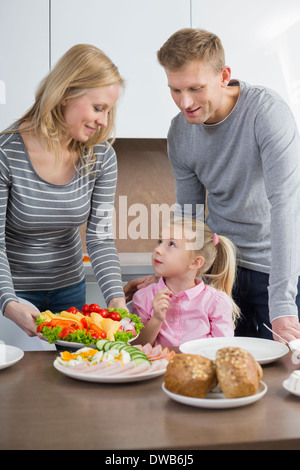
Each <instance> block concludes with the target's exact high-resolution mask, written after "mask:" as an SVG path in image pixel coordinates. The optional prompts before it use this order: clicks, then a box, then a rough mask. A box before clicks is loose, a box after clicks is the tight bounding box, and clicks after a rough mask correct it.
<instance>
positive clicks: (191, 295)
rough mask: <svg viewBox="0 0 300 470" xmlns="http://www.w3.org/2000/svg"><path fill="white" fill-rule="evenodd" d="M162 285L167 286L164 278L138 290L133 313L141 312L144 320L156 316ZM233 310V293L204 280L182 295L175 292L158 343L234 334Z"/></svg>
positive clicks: (173, 343) (133, 304)
mask: <svg viewBox="0 0 300 470" xmlns="http://www.w3.org/2000/svg"><path fill="white" fill-rule="evenodd" d="M162 289H167V286H166V284H165V282H164V280H163V278H160V279H159V281H158V282H157V283H154V284H151V285H149V286H147V287H145V288H143V289H141V290H139V291H137V292H136V293H135V294H134V296H133V299H132V313H135V314H136V315H138V316H139V317H140V318H141V320H142V322H143V324H146V323H147V322H148V321H149V320H150V318H151V317H152V316H153V306H152V301H153V298H154V296H155V294H156V293H157V292H158V291H160V290H162ZM232 312H233V309H232V301H231V299H230V297H229V296H228V295H227V294H226V293H225V292H222V291H219V290H217V289H215V288H214V287H211V286H208V285H206V284H204V282H203V281H200V282H199V284H197V285H196V286H195V287H192V288H191V289H188V290H186V291H183V292H180V293H179V294H178V295H175V294H173V293H171V295H170V305H169V308H168V310H167V312H166V318H165V320H164V322H163V324H162V327H161V329H160V332H159V334H158V336H157V338H156V340H155V343H154V345H156V344H161V345H162V346H163V347H166V346H168V347H170V346H179V345H180V344H182V343H185V342H186V341H190V340H192V339H199V338H210V337H214V336H234V329H233V321H232Z"/></svg>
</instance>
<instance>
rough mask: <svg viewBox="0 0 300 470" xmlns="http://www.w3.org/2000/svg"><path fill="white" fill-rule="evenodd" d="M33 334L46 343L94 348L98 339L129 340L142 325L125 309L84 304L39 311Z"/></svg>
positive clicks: (134, 336)
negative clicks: (78, 307) (40, 337)
mask: <svg viewBox="0 0 300 470" xmlns="http://www.w3.org/2000/svg"><path fill="white" fill-rule="evenodd" d="M36 324H37V333H38V334H40V335H41V336H42V337H43V338H44V339H46V340H47V341H48V342H49V343H51V344H52V343H55V344H58V345H60V346H65V347H68V348H80V347H82V346H89V347H94V348H95V347H96V343H97V341H98V340H99V339H108V340H109V341H123V342H125V343H130V342H131V341H133V340H134V339H136V338H137V337H138V335H139V333H140V330H141V328H143V327H144V325H143V324H142V322H141V320H140V318H139V317H138V316H137V315H135V314H132V313H129V311H128V310H127V309H125V308H124V309H120V308H117V309H110V308H109V309H107V308H104V309H103V308H100V306H99V305H97V304H89V305H88V304H86V305H84V306H83V308H82V310H80V311H79V310H78V309H77V308H76V307H70V308H69V309H68V310H65V311H62V312H59V313H52V312H51V311H50V310H46V311H45V312H41V313H40V315H39V316H38V318H37V320H36Z"/></svg>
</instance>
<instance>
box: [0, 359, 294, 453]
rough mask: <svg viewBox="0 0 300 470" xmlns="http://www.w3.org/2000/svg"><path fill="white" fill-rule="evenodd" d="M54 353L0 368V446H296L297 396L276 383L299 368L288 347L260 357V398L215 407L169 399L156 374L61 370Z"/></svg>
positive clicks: (190, 448) (66, 447) (41, 447)
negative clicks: (135, 378)
mask: <svg viewBox="0 0 300 470" xmlns="http://www.w3.org/2000/svg"><path fill="white" fill-rule="evenodd" d="M57 355H58V353H57V352H56V351H27V352H25V353H24V357H23V358H22V359H21V360H20V361H19V362H18V363H16V364H15V365H13V366H11V367H9V368H6V369H2V370H0V417H1V418H0V419H1V426H0V449H7V450H14V449H19V450H21V449H25V450H29V449H44V450H53V449H67V450H72V449H77V450H80V449H87V450H89V449H90V450H91V449H105V450H106V451H107V452H108V451H115V453H117V452H118V451H122V450H127V451H128V450H132V453H133V450H134V449H135V451H136V452H137V453H138V451H141V450H143V449H147V450H148V451H149V450H150V451H151V450H154V449H156V450H162V449H173V450H176V449H177V450H180V449H181V450H188V451H189V452H188V453H189V454H193V452H194V451H195V450H196V449H300V424H299V423H300V406H299V404H300V398H299V397H296V396H294V395H291V394H290V393H289V392H287V391H286V390H285V389H284V388H283V386H282V382H283V381H284V380H285V379H286V378H287V377H288V376H289V374H290V372H291V371H292V370H295V369H297V368H299V366H296V365H294V364H293V363H292V360H291V355H290V354H288V355H286V356H285V357H283V358H281V359H279V360H277V361H276V362H273V363H271V364H266V365H263V372H264V377H263V381H264V382H265V383H266V384H267V386H268V391H267V393H266V395H265V396H264V397H263V398H261V399H260V400H259V401H257V402H255V403H252V404H249V405H247V406H243V407H240V408H232V409H219V410H218V409H202V408H195V407H191V406H187V405H183V404H180V403H177V402H175V401H173V400H171V399H170V398H169V397H168V396H167V395H166V394H165V393H164V392H163V391H162V388H161V386H162V383H163V376H160V377H156V378H154V379H151V380H146V381H143V382H133V383H127V384H108V383H107V384H101V383H90V382H84V381H79V380H75V379H71V378H68V377H66V376H64V375H63V374H61V373H60V372H58V371H57V370H56V369H55V368H54V366H53V361H54V359H55V357H56V356H57ZM117 449H118V450H117ZM170 452H171V451H170Z"/></svg>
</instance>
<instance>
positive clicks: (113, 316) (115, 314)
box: [109, 312, 121, 321]
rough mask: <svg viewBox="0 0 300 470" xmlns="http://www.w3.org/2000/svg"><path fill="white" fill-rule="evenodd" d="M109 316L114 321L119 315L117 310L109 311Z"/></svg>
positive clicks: (119, 317)
mask: <svg viewBox="0 0 300 470" xmlns="http://www.w3.org/2000/svg"><path fill="white" fill-rule="evenodd" d="M109 318H111V319H112V320H114V321H120V320H121V315H120V314H119V313H118V312H109Z"/></svg>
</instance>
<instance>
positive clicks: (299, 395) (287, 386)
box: [282, 379, 300, 397]
mask: <svg viewBox="0 0 300 470" xmlns="http://www.w3.org/2000/svg"><path fill="white" fill-rule="evenodd" d="M282 385H283V388H285V389H286V390H287V391H288V392H290V393H292V394H293V395H296V396H297V397H300V392H297V390H293V389H292V388H291V387H290V386H289V381H288V379H287V380H284V382H283V384H282Z"/></svg>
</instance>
